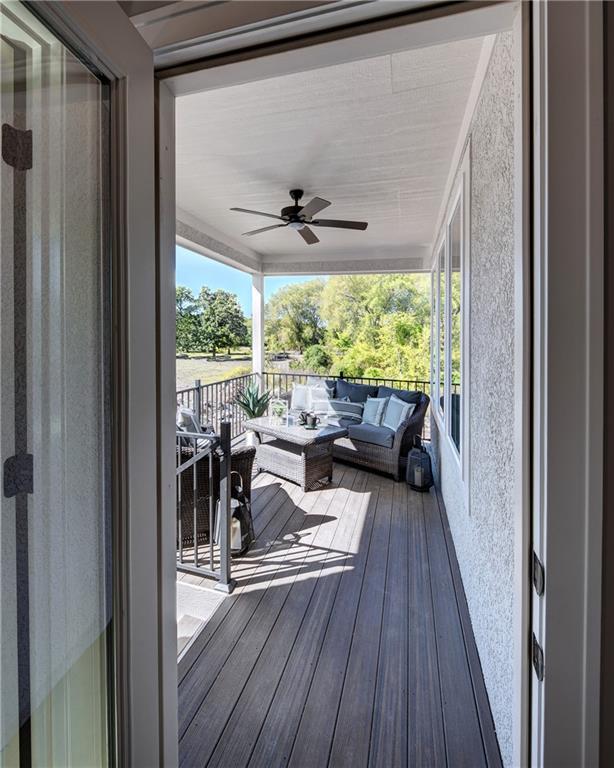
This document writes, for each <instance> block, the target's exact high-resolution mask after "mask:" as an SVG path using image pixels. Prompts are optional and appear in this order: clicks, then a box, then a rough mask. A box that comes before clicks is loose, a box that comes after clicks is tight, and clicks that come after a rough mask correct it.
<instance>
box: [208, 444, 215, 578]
mask: <svg viewBox="0 0 614 768" xmlns="http://www.w3.org/2000/svg"><path fill="white" fill-rule="evenodd" d="M208 459H209V568H211V570H213V568H214V562H213V534H214V532H215V520H214V517H215V505H214V503H213V454H212V453H210V454H209V456H208Z"/></svg>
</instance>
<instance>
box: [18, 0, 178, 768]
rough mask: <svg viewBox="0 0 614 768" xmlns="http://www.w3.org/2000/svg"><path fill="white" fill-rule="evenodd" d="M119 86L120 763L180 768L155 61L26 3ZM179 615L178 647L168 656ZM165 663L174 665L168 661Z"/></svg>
mask: <svg viewBox="0 0 614 768" xmlns="http://www.w3.org/2000/svg"><path fill="white" fill-rule="evenodd" d="M25 4H26V6H27V7H28V8H29V9H30V10H31V11H32V12H33V13H35V14H36V15H37V16H39V17H40V18H41V20H42V21H43V22H44V23H46V24H47V25H48V26H49V28H50V29H51V30H52V31H53V32H54V34H56V35H57V36H58V37H59V38H60V39H61V40H62V41H63V42H64V43H65V44H66V45H67V46H68V47H70V48H71V49H72V50H73V52H74V53H75V54H76V55H77V56H80V57H81V58H82V59H83V60H84V62H86V63H87V64H88V66H90V67H92V68H93V69H95V70H96V71H98V72H99V73H100V74H101V75H102V76H104V77H105V79H106V80H108V82H109V83H110V92H111V96H110V101H111V137H110V144H111V173H110V201H109V206H110V219H111V225H110V228H111V232H110V242H111V252H112V255H111V257H112V272H113V274H112V289H111V292H112V316H113V320H112V325H113V328H112V332H113V344H112V379H113V381H112V390H113V391H112V408H111V411H112V424H111V430H112V446H113V450H112V454H113V455H112V498H113V550H114V551H113V580H114V585H113V594H114V606H113V629H114V633H113V634H114V646H115V647H114V665H115V668H114V678H115V679H114V683H115V691H114V705H115V742H116V744H115V746H116V757H117V763H118V764H119V765H130V766H135V767H136V768H139V767H140V766H143V768H145V767H146V766H152V765H165V766H171V768H172V766H174V765H176V764H177V717H176V705H175V707H174V709H175V712H174V716H173V717H170V716H168V712H166V711H165V710H166V709H168V706H169V704H168V702H170V705H171V706H172V704H173V697H175V701H176V691H177V686H176V676H175V680H174V681H172V684H171V683H170V682H169V677H168V675H166V676H165V675H164V674H163V670H166V669H168V668H169V658H170V654H171V650H172V660H173V663H175V662H176V635H175V631H176V630H175V623H174V622H175V616H174V608H175V603H174V594H173V595H172V596H171V597H172V605H167V600H168V599H169V595H168V593H167V592H164V591H163V590H162V586H161V583H160V576H161V573H162V569H161V566H160V552H161V546H160V544H161V539H160V531H159V528H160V525H161V522H160V521H161V520H162V518H163V512H164V511H165V510H163V509H162V506H161V504H160V471H159V464H160V461H159V456H158V442H157V435H158V426H157V425H158V421H159V419H158V418H157V403H158V359H157V346H158V345H157V338H156V307H155V303H154V300H153V299H154V297H155V295H156V269H155V258H154V255H155V247H156V239H157V238H156V235H155V221H156V217H155V203H156V201H155V196H154V189H155V185H154V170H155V169H154V150H155V126H154V119H153V118H154V77H153V56H152V52H151V50H150V49H149V48H148V46H147V45H146V44H145V42H144V41H143V39H142V38H141V36H140V35H139V34H138V32H137V31H136V30H135V29H134V27H133V25H132V24H131V22H130V20H129V19H128V17H127V16H126V15H125V14H124V12H123V11H122V10H121V8H120V7H119V5H118V4H116V3H109V2H101V1H100V0H94V1H93V2H86V1H83V0H77V1H76V2H70V0H62V1H61V2H53V3H50V2H47V3H25ZM171 612H172V618H173V625H172V631H173V634H174V635H175V643H174V645H173V648H172V649H171V650H169V648H168V644H169V643H168V627H169V620H168V616H169V613H171ZM165 655H166V658H165Z"/></svg>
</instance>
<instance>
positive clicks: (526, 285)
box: [156, 2, 532, 765]
mask: <svg viewBox="0 0 614 768" xmlns="http://www.w3.org/2000/svg"><path fill="white" fill-rule="evenodd" d="M434 5H436V4H434ZM464 5H465V6H466V7H465V8H463V7H462V6H463V4H462V3H457V4H454V5H453V6H449V7H433V8H421V9H418V10H417V11H416V12H412V13H410V14H405V15H404V16H403V17H402V18H401V17H397V18H395V19H393V20H390V21H388V22H387V21H386V20H385V19H381V20H378V21H377V22H375V23H373V22H370V23H366V24H363V25H356V28H355V29H354V32H353V34H352V33H351V32H350V31H349V30H342V31H340V32H339V36H338V39H336V38H335V31H334V30H329V31H326V32H320V33H318V34H315V35H312V36H309V37H308V38H306V39H305V40H304V41H293V42H292V43H289V42H287V41H283V42H281V43H279V44H275V43H271V44H268V45H265V46H261V47H260V49H258V50H248V51H245V52H243V51H239V52H238V53H233V54H225V55H218V56H213V57H211V58H210V59H207V60H203V61H200V62H198V63H196V64H183V65H179V66H177V67H169V68H168V69H163V70H161V71H160V72H157V73H156V76H157V77H158V78H160V79H161V81H162V83H165V84H167V85H168V86H169V92H172V94H174V95H177V96H180V95H184V94H187V93H191V92H196V91H198V90H201V89H202V87H203V83H206V84H207V87H210V88H219V87H225V86H231V85H236V84H239V83H246V82H252V81H254V80H259V79H265V78H268V77H274V76H277V75H283V74H288V73H290V72H297V71H300V70H302V69H307V70H308V69H312V68H314V67H321V66H326V65H334V64H338V63H340V62H341V61H346V60H354V59H357V58H363V57H365V56H370V55H373V56H375V55H383V53H386V52H388V51H391V50H394V49H395V48H396V49H401V48H403V47H412V46H425V45H435V44H437V43H438V42H442V40H446V39H453V38H454V37H455V36H463V31H465V30H466V29H467V24H471V25H472V26H471V29H472V34H473V29H475V30H476V31H475V35H489V34H493V33H494V32H496V31H497V30H499V29H502V28H507V29H512V28H513V29H514V32H515V40H516V47H515V50H514V59H515V65H516V66H515V69H516V71H517V74H518V80H517V82H516V83H515V89H516V94H517V100H516V104H515V108H516V114H515V121H514V122H515V126H516V129H517V131H518V135H516V136H515V139H514V141H515V146H519V147H522V148H523V152H522V153H521V156H519V157H517V158H515V173H516V174H517V176H518V178H519V180H520V183H519V185H518V187H517V190H516V194H515V197H514V206H515V213H516V216H515V218H516V222H517V223H516V226H515V232H514V240H515V276H514V323H515V336H514V346H515V363H516V369H517V370H515V372H514V376H515V387H516V390H515V391H517V392H520V393H521V397H520V398H518V400H517V402H516V403H515V411H514V435H513V440H514V455H515V457H516V465H515V466H514V473H515V477H516V487H515V490H516V503H515V507H514V516H515V520H516V521H517V524H516V525H515V531H514V586H515V590H514V591H515V596H516V595H519V596H520V600H517V601H515V607H514V617H513V626H514V659H513V660H514V681H513V692H512V700H513V722H512V733H513V755H514V756H513V760H514V765H527V764H528V762H529V745H530V711H531V710H530V669H531V667H530V661H529V643H528V635H529V626H530V624H529V622H530V606H531V602H530V600H531V596H530V589H529V581H528V579H527V574H528V570H529V562H530V538H531V511H530V508H531V487H530V476H531V456H530V453H528V452H527V451H526V450H524V446H526V445H527V444H529V443H530V435H531V423H530V412H531V408H530V402H531V389H530V377H531V338H530V336H531V269H532V255H531V237H530V232H531V229H530V220H531V188H530V187H531V183H530V180H531V173H530V170H531V169H530V152H531V123H530V116H531V86H532V82H531V78H530V74H531V48H530V43H531V27H530V17H531V5H530V4H529V3H522V4H520V5H519V6H518V7H516V6H515V4H513V3H500V4H492V5H491V4H489V3H486V4H480V3H473V2H467V3H465V4H464ZM387 24H388V26H387ZM373 27H375V30H374V31H372V28H373ZM464 36H465V37H467V36H468V35H467V34H466V32H465V33H464ZM293 46H294V47H293ZM166 364H167V365H170V364H171V360H170V356H169V357H168V359H167V361H166Z"/></svg>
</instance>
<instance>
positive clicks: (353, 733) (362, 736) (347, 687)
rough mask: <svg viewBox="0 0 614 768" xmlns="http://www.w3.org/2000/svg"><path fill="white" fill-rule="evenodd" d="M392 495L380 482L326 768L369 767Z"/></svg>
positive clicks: (387, 486) (389, 487) (391, 487)
mask: <svg viewBox="0 0 614 768" xmlns="http://www.w3.org/2000/svg"><path fill="white" fill-rule="evenodd" d="M392 492H393V484H392V483H383V484H382V487H381V488H380V491H379V495H378V499H377V507H376V510H375V521H374V523H373V532H372V534H371V542H370V545H369V554H368V557H367V562H366V566H365V574H364V577H363V582H362V590H361V593H360V602H359V604H358V611H357V612H356V620H355V623H354V631H353V636H352V646H351V648H350V654H349V658H348V664H347V668H346V673H345V680H344V681H343V692H342V694H341V701H340V704H339V711H338V713H337V722H336V725H335V734H334V738H333V743H332V748H331V753H330V765H334V766H339V768H342V767H344V768H349V766H356V768H361V767H362V766H366V765H367V764H368V762H369V742H370V736H371V722H372V718H373V711H374V710H373V705H374V702H375V685H376V681H377V666H378V661H379V648H380V640H381V636H382V633H381V631H380V628H381V627H382V617H383V611H384V594H385V588H386V573H387V570H388V551H389V545H390V518H391V513H392Z"/></svg>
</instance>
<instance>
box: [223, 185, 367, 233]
mask: <svg viewBox="0 0 614 768" xmlns="http://www.w3.org/2000/svg"><path fill="white" fill-rule="evenodd" d="M302 196H303V190H302V189H291V190H290V197H291V198H292V199H293V200H294V205H288V206H287V207H286V208H282V209H281V215H280V216H277V215H276V214H274V213H263V212H262V211H250V210H249V209H247V208H231V209H230V210H231V211H239V212H240V213H251V214H253V215H254V216H266V217H267V218H268V219H278V220H279V221H281V222H282V223H281V224H272V225H271V226H270V227H262V228H261V229H252V230H251V231H250V232H244V233H243V234H244V235H247V236H249V237H251V236H252V235H259V234H260V233H261V232H268V231H269V230H271V229H279V228H281V227H290V229H294V230H295V231H296V232H298V233H299V235H300V236H301V237H302V238H303V240H304V241H305V242H306V243H307V245H314V243H319V242H320V241H319V239H318V238H317V237H316V234H315V232H313V231H312V230H311V227H333V228H335V229H360V230H365V229H366V228H367V226H368V223H367V222H366V221H343V220H341V219H314V218H313V217H314V216H315V215H316V214H318V213H320V211H323V210H324V209H325V208H328V206H329V205H330V203H329V202H328V200H323V199H322V198H321V197H314V198H313V200H310V201H309V202H308V203H307V205H299V202H298V201H299V200H300V199H301V197H302ZM308 225H309V226H308Z"/></svg>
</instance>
